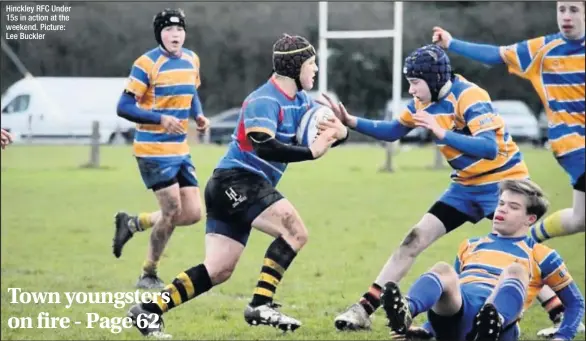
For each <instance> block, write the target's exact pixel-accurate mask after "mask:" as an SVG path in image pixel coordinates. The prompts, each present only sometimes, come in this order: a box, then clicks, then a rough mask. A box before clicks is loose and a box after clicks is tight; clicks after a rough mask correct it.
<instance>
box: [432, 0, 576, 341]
mask: <svg viewBox="0 0 586 341" xmlns="http://www.w3.org/2000/svg"><path fill="white" fill-rule="evenodd" d="M584 6H585V5H584V2H564V1H560V2H557V4H556V9H557V22H558V27H559V32H558V33H556V34H550V35H547V36H543V37H538V38H533V39H529V40H525V41H522V42H519V43H516V44H513V45H511V46H493V45H485V44H475V43H469V42H465V41H462V40H458V39H455V38H452V35H451V34H450V33H449V32H447V31H445V30H444V29H442V28H440V27H435V28H434V29H433V38H432V39H433V41H434V43H436V44H438V45H439V46H441V47H443V48H444V49H447V50H449V51H452V52H455V53H458V54H460V55H462V56H465V57H468V58H470V59H473V60H476V61H479V62H482V63H485V64H489V65H494V64H501V63H504V64H506V65H507V66H508V68H509V71H510V72H511V73H513V74H515V75H517V76H519V77H521V78H524V79H527V80H529V81H530V82H531V83H532V84H533V87H534V88H535V90H536V92H537V94H538V96H539V97H540V99H541V101H542V103H543V106H544V108H545V112H546V114H547V118H548V123H549V133H548V135H549V142H550V147H551V150H552V151H553V154H554V156H555V158H556V160H557V162H558V163H559V164H560V166H561V167H562V168H563V169H564V171H565V172H566V173H567V174H568V176H569V178H570V182H571V185H572V187H573V189H574V193H573V206H572V208H566V209H563V210H560V211H557V212H554V213H553V214H551V215H550V216H548V217H546V218H545V219H544V220H543V222H542V223H541V224H538V225H535V226H533V227H532V228H531V236H532V237H533V238H534V239H535V240H537V241H538V242H543V241H545V240H548V239H550V238H554V237H559V236H565V235H571V234H574V233H579V232H584V229H585V227H586V218H585V216H586V199H585V198H586V197H585V194H584V191H585V186H586V185H585V183H584V170H585V164H586V162H585V160H586V157H585V154H584V149H585V147H586V145H585V140H584V134H585V121H586V120H585V113H584V111H585V104H584V103H585V102H584V94H585V92H584V61H585V59H584V51H585V50H584ZM545 289H546V290H544V292H542V293H541V294H540V295H539V300H540V301H541V302H542V305H543V306H544V307H545V308H546V310H548V312H549V315H550V319H551V320H552V321H553V322H554V325H558V324H559V321H560V320H561V314H562V313H563V309H564V308H563V305H562V304H561V302H560V301H559V299H557V298H556V297H555V295H553V292H552V291H551V290H548V289H547V288H545ZM555 329H556V327H554V328H553V329H552V328H548V329H544V330H542V331H540V332H539V333H538V334H539V335H543V336H547V335H548V334H551V333H553V332H555ZM584 329H585V328H584V325H581V327H580V331H581V332H584Z"/></svg>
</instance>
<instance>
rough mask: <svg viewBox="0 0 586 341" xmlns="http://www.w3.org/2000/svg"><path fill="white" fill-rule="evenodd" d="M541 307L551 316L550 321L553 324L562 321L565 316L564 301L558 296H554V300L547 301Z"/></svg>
mask: <svg viewBox="0 0 586 341" xmlns="http://www.w3.org/2000/svg"><path fill="white" fill-rule="evenodd" d="M541 306H542V307H543V309H545V311H547V313H548V314H549V319H550V320H551V321H552V322H553V323H558V322H561V321H562V316H563V314H564V310H565V308H564V305H563V304H562V301H560V299H559V298H558V297H557V296H553V297H552V298H550V299H548V300H547V301H545V302H543V303H541Z"/></svg>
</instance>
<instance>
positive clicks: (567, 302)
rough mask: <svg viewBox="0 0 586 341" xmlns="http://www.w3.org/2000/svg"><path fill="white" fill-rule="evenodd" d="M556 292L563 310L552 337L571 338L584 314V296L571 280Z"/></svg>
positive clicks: (574, 334)
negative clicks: (562, 316) (556, 329)
mask: <svg viewBox="0 0 586 341" xmlns="http://www.w3.org/2000/svg"><path fill="white" fill-rule="evenodd" d="M556 294H557V296H558V297H559V298H560V300H561V301H562V304H563V305H564V309H565V310H564V318H563V320H562V323H561V325H560V328H559V329H558V331H557V332H556V333H555V334H554V335H553V338H554V339H556V338H558V339H562V340H573V339H574V337H575V336H576V333H577V330H578V326H579V325H580V322H581V321H582V317H583V316H584V297H583V296H582V293H580V289H579V288H578V286H577V285H576V283H575V282H573V281H572V283H570V284H569V285H568V286H566V287H565V288H563V289H561V290H559V291H556Z"/></svg>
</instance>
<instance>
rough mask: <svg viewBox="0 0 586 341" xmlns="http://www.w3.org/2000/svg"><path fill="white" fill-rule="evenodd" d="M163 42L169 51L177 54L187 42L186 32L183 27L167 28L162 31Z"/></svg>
mask: <svg viewBox="0 0 586 341" xmlns="http://www.w3.org/2000/svg"><path fill="white" fill-rule="evenodd" d="M161 40H162V41H163V44H164V45H165V48H166V49H167V51H169V52H171V53H172V54H176V53H178V52H179V51H181V48H182V47H183V43H184V42H185V30H184V29H183V27H181V26H167V27H165V28H164V29H163V30H162V31H161Z"/></svg>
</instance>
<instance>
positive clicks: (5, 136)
mask: <svg viewBox="0 0 586 341" xmlns="http://www.w3.org/2000/svg"><path fill="white" fill-rule="evenodd" d="M1 130H2V139H1V141H0V144H1V146H2V149H6V146H7V145H9V144H11V143H12V135H11V134H10V133H9V132H8V131H6V130H4V129H1Z"/></svg>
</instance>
